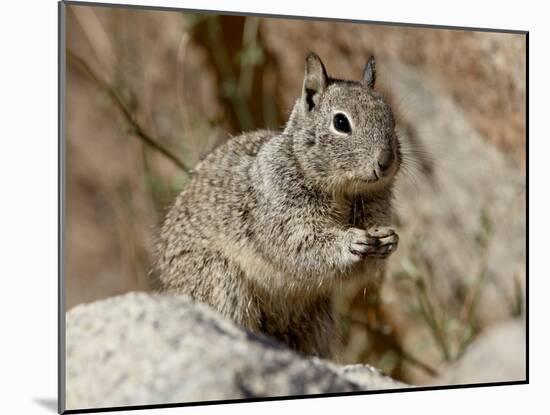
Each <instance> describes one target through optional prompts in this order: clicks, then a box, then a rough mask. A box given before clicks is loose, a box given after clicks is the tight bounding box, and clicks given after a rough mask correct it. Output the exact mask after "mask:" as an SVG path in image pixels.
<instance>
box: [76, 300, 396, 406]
mask: <svg viewBox="0 0 550 415" xmlns="http://www.w3.org/2000/svg"><path fill="white" fill-rule="evenodd" d="M66 328H67V329H66V408H67V409H82V408H92V407H109V406H125V405H151V404H164V403H181V402H194V401H207V400H221V399H240V398H258V397H268V396H285V395H304V394H319V393H330V392H348V391H367V390H373V389H389V388H402V387H405V386H406V385H404V384H402V383H399V382H397V381H394V380H393V379H391V378H389V377H386V376H384V375H382V374H381V373H380V372H378V371H377V370H376V369H374V368H372V367H369V366H366V365H352V366H338V365H336V364H334V363H331V362H328V361H323V360H320V359H317V358H308V357H304V356H301V355H299V354H297V353H295V352H293V351H291V350H289V349H288V348H286V347H285V346H284V345H282V344H280V343H278V342H276V341H274V340H271V339H270V338H267V337H264V336H261V335H257V334H253V333H251V332H248V331H246V330H244V329H242V328H240V327H237V326H236V325H235V324H233V323H232V322H231V321H229V320H227V319H225V318H223V317H221V316H220V315H218V314H217V313H216V312H214V311H213V310H211V309H210V308H208V307H207V306H205V305H203V304H197V303H194V302H193V301H191V300H190V299H189V298H187V297H176V296H161V295H152V294H145V293H130V294H126V295H123V296H119V297H113V298H110V299H107V300H103V301H98V302H95V303H91V304H85V305H80V306H77V307H75V308H73V309H72V310H71V311H69V312H68V313H67V319H66Z"/></svg>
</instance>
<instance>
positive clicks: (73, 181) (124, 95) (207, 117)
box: [66, 5, 526, 384]
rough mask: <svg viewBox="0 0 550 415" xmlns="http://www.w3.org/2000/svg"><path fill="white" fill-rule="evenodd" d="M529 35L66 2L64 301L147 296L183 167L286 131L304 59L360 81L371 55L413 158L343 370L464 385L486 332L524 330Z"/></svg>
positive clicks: (345, 298) (342, 298) (352, 326)
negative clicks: (390, 242)
mask: <svg viewBox="0 0 550 415" xmlns="http://www.w3.org/2000/svg"><path fill="white" fill-rule="evenodd" d="M525 42H526V38H525V36H524V35H521V34H505V33H489V32H464V31H458V30H443V29H426V28H411V27H408V28H405V27H396V26H386V25H374V24H355V23H342V22H329V21H324V22H322V21H310V20H307V21H303V20H296V19H275V18H273V19H267V18H256V17H238V16H232V17H229V16H217V15H199V14H192V13H183V12H182V13H177V12H161V11H151V10H147V11H145V10H137V9H122V8H120V9H118V8H101V7H89V6H76V5H71V6H68V7H67V62H68V63H67V107H66V115H67V136H66V154H67V172H66V188H67V193H66V195H67V197H66V201H67V218H66V220H67V222H66V224H67V240H66V241H67V244H66V246H67V253H66V258H67V264H66V299H67V301H66V306H67V308H68V309H69V308H71V307H73V306H75V305H77V304H80V303H85V302H90V301H93V300H96V299H100V298H105V297H109V296H113V295H116V294H121V293H125V292H128V291H135V290H150V289H151V288H152V281H154V275H149V273H150V266H151V247H152V244H153V241H154V238H155V234H156V230H157V228H158V226H159V224H160V222H161V221H162V218H163V216H164V214H165V212H166V210H167V209H168V208H169V207H170V204H171V202H172V200H173V198H174V197H175V195H177V194H178V193H179V191H180V190H181V189H182V188H183V187H184V186H185V184H186V182H187V180H188V174H187V173H186V169H191V168H192V167H193V166H194V165H195V164H196V163H197V162H198V161H199V160H200V159H201V158H202V157H204V156H205V155H206V154H208V153H209V152H210V151H211V150H212V149H213V148H215V147H216V146H218V145H220V144H221V143H223V142H224V141H226V140H227V139H229V137H230V135H235V134H238V133H239V132H241V131H248V130H252V129H256V128H264V127H268V128H278V127H281V126H282V125H283V123H284V121H285V120H286V118H287V116H288V114H289V111H290V109H291V107H292V105H293V103H294V100H295V99H296V98H297V97H298V96H299V93H300V88H301V82H302V77H303V71H304V69H303V68H304V56H305V54H306V53H307V52H308V51H310V50H313V51H315V52H317V53H318V54H319V55H320V56H321V58H322V59H323V61H324V62H325V65H326V66H327V70H328V71H329V73H331V74H333V75H335V76H338V77H344V78H349V79H358V78H359V76H360V74H361V70H362V67H363V65H364V63H365V62H366V59H367V58H368V56H369V55H371V54H373V55H375V56H376V59H377V69H378V83H377V85H378V86H377V88H378V89H379V90H380V91H381V92H382V93H383V94H384V95H385V96H386V97H387V99H388V100H389V101H390V102H391V103H393V106H394V111H395V113H396V116H397V118H398V127H399V133H400V136H401V139H402V141H403V145H404V148H405V150H404V151H405V153H406V158H407V163H406V165H405V166H404V168H403V172H402V173H401V175H400V177H399V179H398V188H397V192H396V206H397V209H396V224H397V228H398V229H399V232H400V235H401V243H400V247H399V250H398V252H397V253H396V254H395V255H394V256H393V257H392V258H391V259H390V261H389V262H390V269H389V273H388V276H387V278H386V281H385V282H384V283H383V284H382V286H381V287H377V286H372V287H354V288H353V289H349V290H347V291H346V292H343V293H338V295H337V296H336V298H335V300H336V304H337V308H338V311H339V315H340V326H341V332H342V347H341V351H340V354H339V360H340V361H341V362H343V363H353V362H365V363H370V364H372V365H374V366H376V367H379V368H381V369H382V370H384V371H385V372H386V373H388V374H390V375H392V376H393V377H394V378H397V379H400V380H403V381H405V382H408V383H415V384H422V383H434V382H436V383H437V382H443V383H448V382H460V383H464V382H465V379H468V375H467V374H466V375H465V374H464V373H463V372H464V371H465V370H466V369H464V368H465V367H466V368H468V367H469V368H473V369H470V370H477V371H478V372H483V367H482V366H483V359H482V360H480V361H479V364H476V365H471V364H470V365H466V364H463V365H461V364H460V360H461V357H462V356H463V355H468V350H469V349H470V348H469V346H471V345H472V343H473V342H478V343H479V342H483V341H484V340H483V339H484V338H490V339H493V337H494V336H493V337H491V336H489V335H486V334H485V332H487V331H489V330H491V329H492V328H493V327H494V326H495V325H496V324H498V325H499V326H498V327H505V328H506V327H507V325H506V324H504V323H505V322H506V321H508V320H511V319H516V320H515V321H516V322H517V321H520V323H517V324H515V325H508V326H513V327H515V329H514V330H516V332H517V325H518V324H520V325H521V324H523V323H521V321H522V319H523V312H524V292H525V278H526V275H525V270H526V199H525V197H526V194H525V192H526V177H525V159H526V153H525V149H526V126H525V119H526V116H525V107H526V105H525V76H526V75H525V71H526V67H525V53H526V50H525V48H526V43H525ZM499 330H500V331H502V330H505V329H502V328H501V329H499ZM502 338H510V339H512V340H511V341H515V342H516V343H518V342H519V343H521V342H522V340H523V338H522V336H517V335H509V336H508V337H506V336H505V335H502ZM506 343H509V342H498V341H494V340H491V343H489V345H490V346H487V347H489V350H491V348H499V347H500V348H501V349H499V350H498V352H499V356H502V355H503V354H504V358H503V359H504V360H509V361H510V360H513V363H514V364H513V367H514V370H515V371H514V372H513V373H514V376H516V377H517V376H519V375H517V374H521V373H525V371H524V370H523V371H522V370H521V368H524V363H525V356H524V348H522V347H521V344H515V345H514V346H513V347H510V345H509V344H506ZM474 344H477V343H474ZM475 347H477V348H480V349H481V350H486V349H487V347H486V348H485V349H483V348H482V347H481V346H475ZM507 350H510V353H509V355H506V351H507ZM518 350H520V352H517V351H518ZM453 367H460V368H461V369H460V370H462V372H461V374H460V376H452V374H449V370H450V369H449V368H451V369H452V368H453ZM518 367H519V369H518ZM501 376H502V377H503V378H502V379H496V380H521V379H522V377H521V376H520V378H519V379H516V378H514V379H510V378H509V376H510V375H509V374H502V375H501ZM479 378H483V376H481V377H480V376H477V377H475V376H472V377H471V379H472V382H474V381H476V379H479ZM491 379H493V378H491ZM494 380H495V379H493V381H494Z"/></svg>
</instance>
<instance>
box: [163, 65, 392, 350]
mask: <svg viewBox="0 0 550 415" xmlns="http://www.w3.org/2000/svg"><path fill="white" fill-rule="evenodd" d="M374 77H375V71H374V60H372V59H371V60H369V62H368V63H367V65H366V67H365V70H364V72H363V79H362V80H361V81H358V82H354V81H341V80H337V79H333V78H330V77H328V75H327V74H326V71H325V68H324V66H323V64H322V63H321V61H320V59H319V58H318V57H317V55H315V54H309V55H308V57H307V58H306V74H305V78H304V86H303V90H302V95H301V97H300V98H299V99H298V100H297V102H296V104H295V106H294V108H293V110H292V113H291V115H290V119H289V121H288V123H287V125H286V127H285V129H284V130H283V131H282V132H276V131H256V132H252V133H245V134H242V135H240V136H237V137H234V138H232V139H231V140H229V141H228V142H227V143H226V144H224V145H222V146H221V147H219V148H218V149H216V150H215V151H214V152H213V153H211V154H210V155H209V156H208V157H206V159H205V160H204V161H202V162H201V163H200V164H199V166H198V167H197V169H196V173H195V175H194V177H193V179H192V180H191V181H190V183H189V184H188V185H187V186H186V188H185V189H184V191H183V192H182V193H181V194H180V195H179V196H178V198H177V199H176V201H175V203H174V206H173V207H172V209H171V210H170V212H169V213H168V215H167V217H166V220H165V222H164V224H163V226H162V230H161V232H160V237H159V241H158V244H157V261H156V266H157V269H158V272H159V277H160V281H161V284H162V290H163V291H168V292H176V293H186V294H190V295H191V296H192V297H193V298H195V299H196V300H198V301H202V302H205V303H207V304H209V305H210V306H212V307H213V308H215V309H217V310H218V311H219V312H221V313H222V314H224V315H226V316H229V317H230V318H232V319H233V320H234V321H236V322H237V323H239V324H241V325H243V326H245V327H247V328H249V329H251V330H254V331H261V332H264V333H266V334H268V335H271V336H273V337H275V338H278V339H280V340H282V341H283V342H285V343H286V344H288V345H289V346H290V347H292V348H294V349H295V350H298V351H300V352H303V353H306V354H313V355H318V356H321V357H330V356H331V355H332V351H333V345H334V344H333V342H334V340H335V338H336V333H335V328H334V322H333V317H332V309H331V301H330V298H331V292H332V290H333V289H334V288H338V287H340V286H341V284H343V283H348V282H368V281H369V279H372V278H377V274H379V272H380V270H381V267H382V266H383V260H384V258H386V257H387V256H388V255H389V254H391V252H393V251H394V250H395V248H396V247H397V241H398V238H397V235H396V234H395V232H394V231H393V230H392V229H391V228H390V227H389V226H390V224H391V200H392V186H393V178H394V176H395V173H396V172H397V170H398V169H399V165H400V162H401V155H400V150H399V142H398V140H397V136H396V135H395V132H394V120H393V115H392V112H391V110H390V108H389V107H388V105H387V104H386V103H385V101H384V100H383V99H382V97H380V95H378V94H377V93H376V92H375V91H374V90H373V86H374ZM335 111H341V112H343V113H345V114H347V118H348V120H349V121H350V124H351V133H350V134H344V133H342V132H338V131H337V130H336V129H335V127H334V124H333V123H334V122H335V120H334V116H335V115H334V112H335ZM338 117H339V119H340V120H341V116H338ZM339 125H341V124H339ZM381 166H382V167H381ZM383 167H384V168H383Z"/></svg>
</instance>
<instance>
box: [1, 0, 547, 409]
mask: <svg viewBox="0 0 550 415" xmlns="http://www.w3.org/2000/svg"><path fill="white" fill-rule="evenodd" d="M113 2H114V3H117V1H116V0H113ZM127 2H129V3H135V4H148V5H164V6H174V7H189V8H201V9H217V10H233V11H249V12H260V13H276V14H294V15H306V16H323V17H341V18H354V19H368V20H380V21H394V22H412V23H433V24H445V25H456V26H471V27H493V28H507V29H520V30H529V31H530V55H531V56H530V65H529V66H530V70H529V76H530V99H529V105H530V140H529V144H530V152H529V153H530V159H529V174H530V176H529V181H530V190H531V192H530V197H529V202H530V208H529V213H530V221H529V222H530V229H529V230H530V235H529V243H530V258H529V265H530V267H529V269H530V273H529V280H530V307H529V309H530V317H531V319H530V328H531V337H530V347H529V349H530V362H531V365H530V382H531V384H530V385H521V386H509V387H498V388H494V387H493V388H479V389H467V390H446V391H430V392H416V393H399V394H385V395H370V396H357V397H348V398H323V399H308V400H296V401H286V402H263V403H248V404H238V405H235V404H233V405H223V406H208V407H190V408H175V409H165V410H154V411H153V410H149V411H140V412H132V413H140V414H149V413H151V414H152V413H166V414H175V413H178V414H215V413H226V412H227V413H229V414H231V413H234V414H237V413H238V414H257V413H258V411H260V412H261V413H268V414H269V413H279V412H281V411H289V412H292V413H294V412H298V411H299V412H301V413H318V412H321V413H325V412H327V413H343V412H344V411H353V412H354V413H359V412H368V413H370V414H376V413H386V411H389V413H395V412H397V411H400V410H401V411H403V412H407V413H422V414H441V413H445V414H464V413H480V412H481V411H490V412H491V413H493V412H495V413H500V414H509V413H510V414H512V413H514V414H516V413H519V412H520V411H522V410H526V409H527V410H528V408H531V407H533V408H534V407H535V405H537V406H539V405H540V406H541V407H543V408H544V407H546V408H548V400H547V399H546V400H545V402H544V403H543V397H544V395H543V394H544V393H545V392H546V393H548V392H547V388H545V383H547V379H548V375H547V374H546V370H547V369H548V356H549V354H550V345H549V343H548V338H549V335H548V331H549V329H548V315H549V314H548V313H549V308H548V304H549V303H550V299H549V298H548V296H549V295H550V290H549V284H548V279H549V278H550V276H549V275H548V272H547V270H548V265H547V264H546V258H547V255H548V254H547V253H546V252H545V250H546V244H545V236H546V235H548V234H550V232H548V231H549V229H548V223H549V217H550V216H549V215H550V213H549V212H550V206H549V199H548V189H549V186H548V177H549V175H550V171H549V170H548V166H549V165H550V161H549V159H550V145H549V144H548V143H549V142H550V134H549V131H548V122H549V119H550V117H549V116H548V112H549V108H548V105H547V102H548V94H549V92H550V91H549V89H548V78H549V76H550V75H549V74H550V67H549V64H548V63H549V62H548V51H549V50H550V46H549V44H550V39H549V36H548V32H549V29H548V27H549V21H548V19H549V17H550V14H549V13H548V12H547V11H546V10H545V7H544V5H545V2H537V3H535V2H533V3H531V4H530V3H529V2H527V1H523V2H518V1H517V0H516V1H513V2H504V1H483V2H482V1H480V0H476V1H469V0H454V1H451V2H442V1H420V0H415V1H410V0H409V1H406V0H404V1H389V0H384V1H368V2H367V1H364V0H363V1H357V0H355V1H352V0H338V1H327V2H321V1H320V0H317V1H306V0H300V1H298V0H277V1H276V2H264V3H260V2H258V1H254V0H247V1H244V0H241V1H237V0H225V1H221V0H216V1H214V0H203V1H198V0H197V1H189V0H179V1H174V0H173V1H167V0H165V1H161V0H154V1H145V0H142V1H137V0H127ZM118 3H123V2H120V1H119V2H118ZM1 7H2V8H1V12H0V16H1V17H0V19H1V24H0V33H1V36H0V42H1V48H0V71H1V72H0V85H1V86H0V106H1V111H0V195H1V196H0V197H1V198H0V209H1V210H0V244H1V245H0V281H1V282H0V298H1V301H0V305H1V307H2V310H1V313H0V319H1V320H0V322H1V325H0V330H1V331H0V333H1V341H0V345H1V353H0V356H1V359H2V360H1V362H0V363H1V364H0V373H1V376H2V380H3V383H2V387H1V390H2V394H1V396H2V398H1V400H0V406H1V409H0V412H2V413H8V414H11V413H14V414H19V413H24V414H33V413H39V414H40V413H44V414H47V413H53V411H52V410H51V409H48V408H47V406H48V405H46V406H45V405H44V404H43V403H41V402H44V401H46V402H48V403H49V405H50V406H52V405H54V401H55V398H56V390H57V386H56V384H57V351H56V349H57V311H56V310H57V4H56V1H54V0H36V1H34V0H33V1H30V0H11V1H4V2H2V6H1ZM529 412H530V411H529ZM536 412H541V411H540V410H539V411H536ZM121 413H128V412H126V411H125V412H121Z"/></svg>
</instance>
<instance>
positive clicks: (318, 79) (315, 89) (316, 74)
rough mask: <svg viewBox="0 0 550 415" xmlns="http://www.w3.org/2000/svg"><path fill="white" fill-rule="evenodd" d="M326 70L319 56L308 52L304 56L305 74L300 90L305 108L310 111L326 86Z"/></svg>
mask: <svg viewBox="0 0 550 415" xmlns="http://www.w3.org/2000/svg"><path fill="white" fill-rule="evenodd" d="M327 78H328V76H327V71H326V70H325V67H324V66H323V62H321V59H320V58H319V56H317V55H316V54H315V53H313V52H310V53H309V54H308V55H307V57H306V74H305V77H304V88H303V89H304V90H303V92H302V95H303V100H304V104H305V108H306V109H307V110H308V111H311V110H312V109H313V108H314V107H315V106H316V105H317V104H318V103H319V96H320V94H321V93H322V92H323V91H324V90H325V88H326V86H327Z"/></svg>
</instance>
